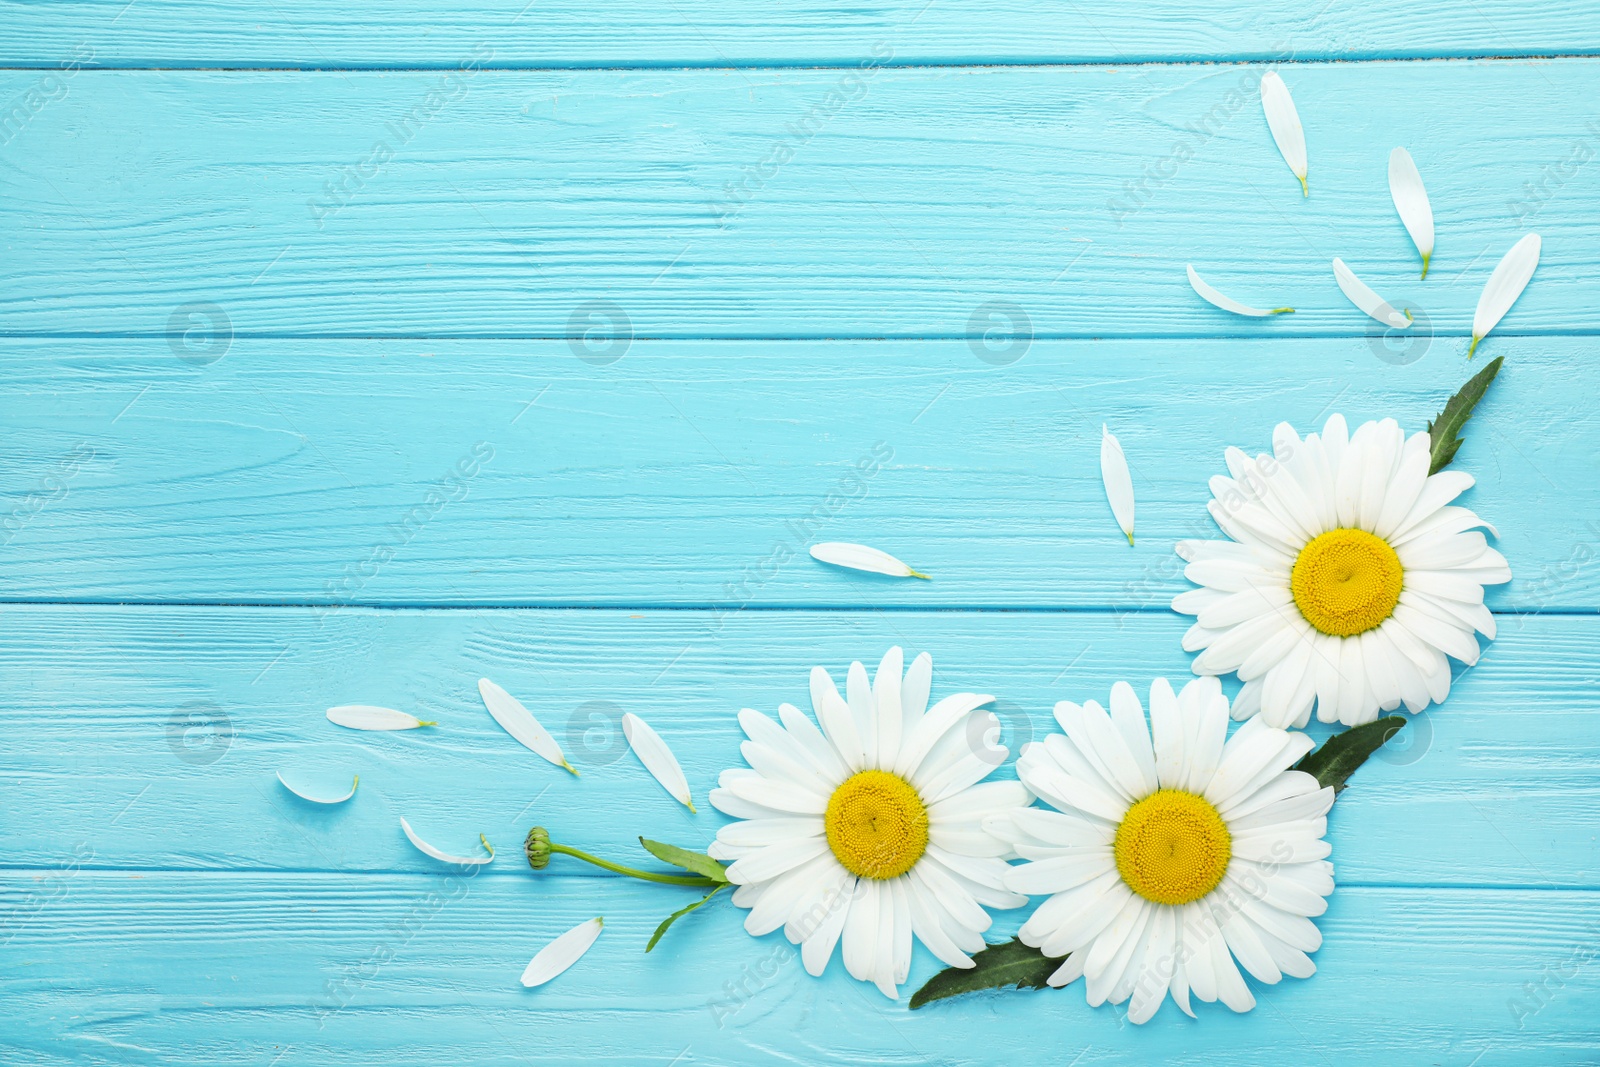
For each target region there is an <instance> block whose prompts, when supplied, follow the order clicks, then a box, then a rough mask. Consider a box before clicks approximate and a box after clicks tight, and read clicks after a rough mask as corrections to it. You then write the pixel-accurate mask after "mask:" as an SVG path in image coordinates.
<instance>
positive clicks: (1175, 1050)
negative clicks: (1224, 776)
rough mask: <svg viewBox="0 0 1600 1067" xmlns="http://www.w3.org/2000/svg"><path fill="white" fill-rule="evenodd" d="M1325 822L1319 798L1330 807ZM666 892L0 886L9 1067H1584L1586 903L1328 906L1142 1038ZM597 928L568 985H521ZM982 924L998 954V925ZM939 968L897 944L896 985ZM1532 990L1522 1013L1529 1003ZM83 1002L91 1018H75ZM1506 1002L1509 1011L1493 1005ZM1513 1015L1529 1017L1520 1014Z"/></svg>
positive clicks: (1060, 1003) (283, 883)
mask: <svg viewBox="0 0 1600 1067" xmlns="http://www.w3.org/2000/svg"><path fill="white" fill-rule="evenodd" d="M1341 803H1343V802H1342V801H1341ZM685 895H686V894H685V893H684V891H682V890H676V891H675V890H672V889H668V888H665V887H660V886H653V887H646V888H644V889H642V890H637V891H636V890H635V889H633V888H631V887H628V886H624V885H620V884H618V881H617V880H616V879H612V878H603V877H597V878H587V877H585V878H568V877H562V876H556V877H544V878H536V877H535V876H534V875H533V874H531V873H530V872H528V871H526V870H524V871H522V872H521V874H520V876H518V877H515V878H512V877H504V878H485V877H481V876H480V877H477V878H469V877H462V876H460V875H451V874H430V875H375V876H370V877H366V878H359V879H357V878H350V877H341V876H330V875H306V874H301V875H221V874H217V873H175V872H158V873H151V874H145V875H130V874H120V873H97V872H80V873H77V874H75V875H70V874H64V873H62V872H5V873H4V874H3V875H0V900H5V901H8V902H15V903H16V904H17V905H20V906H22V907H28V908H31V909H32V910H31V911H29V913H28V918H27V921H26V923H25V925H22V926H21V927H20V928H19V929H17V930H16V932H15V935H14V936H13V937H12V939H11V942H10V944H9V945H8V946H7V947H6V951H5V953H4V954H3V956H0V990H3V991H4V994H5V997H6V1005H7V1022H6V1026H5V1027H4V1029H3V1031H0V1050H3V1054H4V1056H5V1059H6V1062H7V1063H8V1064H14V1065H16V1067H59V1065H65V1064H73V1065H102V1064H103V1065H116V1067H122V1065H126V1064H145V1063H149V1064H158V1063H159V1064H163V1065H170V1067H181V1065H191V1064H192V1065H195V1067H201V1065H203V1067H235V1065H238V1067H244V1065H255V1064H262V1063H271V1062H273V1061H274V1059H276V1062H277V1063H278V1065H279V1067H321V1065H324V1064H329V1063H340V1064H373V1065H379V1064H381V1065H393V1064H418V1065H422V1064H438V1063H472V1064H486V1065H496V1067H498V1065H506V1067H509V1065H513V1064H515V1065H526V1064H529V1063H580V1062H583V1063H608V1064H610V1063H615V1064H624V1065H629V1067H633V1065H638V1067H643V1065H646V1064H656V1065H659V1064H664V1063H671V1062H674V1057H676V1058H677V1062H680V1063H712V1064H741V1065H742V1064H758V1065H767V1064H772V1065H792V1064H796V1063H806V1064H830V1065H834V1064H836V1065H847V1064H860V1063H882V1064H906V1065H911V1064H927V1063H938V1064H950V1065H956V1067H976V1065H979V1064H992V1063H995V1062H996V1061H997V1060H1004V1061H1007V1062H1024V1063H1066V1062H1071V1058H1072V1057H1073V1056H1078V1057H1080V1060H1081V1061H1082V1062H1085V1063H1095V1064H1107V1065H1111V1064H1118V1065H1132V1064H1148V1063H1157V1062H1159V1063H1164V1064H1176V1065H1181V1067H1200V1065H1207V1064H1215V1063H1217V1062H1226V1063H1229V1064H1240V1065H1257V1064H1259V1065H1277V1064H1281V1063H1283V1062H1284V1058H1285V1055H1286V1054H1288V1053H1291V1052H1292V1054H1293V1055H1294V1056H1295V1057H1296V1058H1297V1059H1300V1058H1302V1057H1303V1059H1304V1062H1310V1063H1363V1062H1365V1063H1408V1064H1411V1063H1427V1064H1448V1065H1452V1067H1457V1065H1459V1067H1464V1065H1466V1064H1469V1063H1472V1062H1474V1057H1477V1058H1478V1059H1477V1062H1478V1063H1482V1064H1495V1065H1528V1067H1549V1065H1557V1064H1559V1065H1568V1064H1570V1065H1580V1064H1592V1063H1593V1062H1594V1059H1593V1050H1594V1048H1595V1047H1596V1043H1597V1042H1600V1024H1597V1021H1596V1018H1597V1017H1596V1014H1595V1012H1594V1006H1595V1004H1596V1003H1597V1001H1600V967H1597V966H1596V964H1595V962H1594V954H1595V948H1594V945H1595V933H1596V894H1594V893H1592V892H1529V891H1498V892H1495V891H1483V890H1433V891H1426V892H1424V891H1418V890H1412V889H1395V888H1387V889H1379V888H1350V887H1341V888H1339V889H1337V890H1335V892H1334V894H1333V896H1332V898H1331V899H1330V902H1329V910H1328V912H1327V914H1326V915H1324V916H1322V917H1321V918H1320V919H1318V925H1319V926H1320V928H1321V929H1322V932H1323V935H1324V944H1323V947H1322V949H1321V950H1320V951H1318V952H1317V954H1316V957H1315V959H1316V964H1317V974H1316V975H1315V976H1313V977H1312V978H1311V979H1309V980H1304V981H1301V980H1295V979H1286V980H1285V981H1284V982H1283V983H1281V984H1279V985H1277V986H1272V987H1262V986H1259V985H1256V984H1255V983H1254V982H1252V983H1251V984H1252V986H1253V988H1254V991H1255V994H1256V997H1257V1000H1258V1002H1259V1003H1258V1006H1257V1008H1256V1009H1255V1011H1253V1012H1251V1013H1250V1014H1248V1015H1243V1016H1236V1015H1233V1014H1232V1013H1231V1012H1229V1011H1227V1009H1225V1008H1223V1007H1222V1006H1221V1005H1215V1004H1213V1005H1205V1004H1197V1005H1196V1007H1197V1009H1198V1013H1199V1015H1200V1018H1199V1019H1198V1020H1190V1019H1187V1018H1185V1017H1183V1016H1182V1015H1181V1014H1179V1012H1178V1011H1177V1009H1176V1008H1174V1007H1173V1006H1172V1005H1171V1004H1170V1003H1169V1004H1166V1005H1163V1007H1162V1008H1161V1011H1160V1013H1159V1014H1158V1015H1157V1017H1156V1018H1155V1019H1154V1020H1153V1021H1152V1022H1151V1023H1149V1024H1147V1025H1145V1026H1142V1027H1140V1026H1132V1025H1129V1024H1127V1022H1126V1019H1125V1018H1124V1017H1123V1016H1122V1015H1121V1013H1120V1012H1117V1011H1114V1010H1112V1009H1103V1010H1099V1011H1095V1010H1091V1009H1089V1008H1087V1007H1085V1005H1084V994H1083V983H1082V982H1081V981H1080V982H1079V983H1077V984H1076V985H1074V986H1071V987H1069V988H1068V989H1066V990H1063V991H1055V990H1048V991H1038V992H1028V993H1018V992H1007V993H996V994H987V995H980V996H977V997H972V998H966V999H963V1000H960V1001H951V1002H949V1003H945V1004H940V1005H937V1006H935V1007H932V1008H928V1009H924V1010H921V1011H918V1012H914V1013H913V1012H909V1011H907V1010H906V1008H905V1006H904V1002H903V1001H902V1002H901V1003H899V1004H894V1003H892V1002H890V1001H888V1000H885V999H884V998H883V997H882V996H881V995H879V994H878V993H877V992H876V991H875V990H873V989H871V988H870V987H867V986H864V985H862V984H861V983H859V982H854V981H851V980H850V979H849V978H848V977H846V976H845V975H844V973H843V967H842V966H841V964H840V962H839V960H838V959H835V960H834V961H833V963H832V965H831V966H830V968H829V970H828V972H827V973H826V974H825V975H824V976H823V977H822V978H821V979H815V978H812V977H810V976H809V975H807V974H806V973H805V972H804V971H803V970H802V968H801V966H800V961H799V960H798V959H797V958H796V957H795V954H794V951H793V949H791V948H790V947H789V946H788V943H787V942H785V941H783V940H782V937H781V935H779V934H772V935H769V936H768V937H766V938H762V939H759V940H756V939H752V938H750V937H749V936H748V935H746V934H745V932H744V931H743V929H742V928H741V926H740V920H739V915H740V913H739V912H738V911H737V910H736V909H734V908H733V907H732V906H731V905H730V904H728V903H727V902H726V901H725V900H724V901H721V902H716V903H714V904H712V905H710V906H708V907H707V908H706V909H704V910H703V911H701V912H699V913H697V914H696V915H694V916H692V917H690V918H689V919H688V920H686V921H684V922H682V923H680V924H678V925H677V926H676V927H674V929H673V930H672V932H671V933H670V934H668V935H667V937H666V939H665V940H663V941H662V943H661V945H660V946H659V947H658V948H657V949H656V950H655V951H654V952H652V953H651V954H650V955H648V956H646V955H645V954H644V952H643V951H642V950H643V948H644V943H645V940H646V939H647V938H648V936H649V934H650V931H651V929H652V928H653V927H654V925H655V924H656V923H657V922H658V921H659V920H660V918H661V916H663V915H664V914H665V913H666V912H668V911H669V910H671V909H672V908H673V907H675V906H677V904H678V903H680V902H682V901H683V899H684V897H685ZM600 912H604V915H605V919H606V925H605V930H604V932H603V933H602V934H601V936H600V939H599V941H597V942H596V944H595V946H594V948H593V949H591V950H590V952H589V953H588V955H586V956H585V957H584V958H583V959H582V960H580V961H579V962H578V963H577V964H576V965H575V966H574V967H573V968H572V970H570V971H568V972H567V973H566V974H564V975H562V976H561V977H560V978H558V979H557V980H556V981H555V982H552V983H551V984H550V985H548V986H545V987H541V988H540V989H538V990H536V991H529V990H524V989H522V988H520V987H519V986H518V985H517V975H518V974H519V973H520V971H521V970H522V968H523V966H524V965H525V964H526V963H527V961H528V959H529V957H531V956H532V955H533V954H534V952H535V951H536V950H537V949H538V948H539V947H540V946H541V945H542V944H544V943H545V942H546V941H547V940H549V939H550V938H551V937H553V936H554V935H555V934H557V933H559V932H560V931H562V930H564V929H566V928H567V927H569V926H571V925H573V924H574V923H576V922H580V921H582V920H584V919H587V918H591V917H593V916H594V915H595V914H597V913H600ZM1018 921H1019V920H1018V917H1017V916H1016V915H1015V914H1014V913H1013V914H1002V915H1001V916H1000V918H999V921H998V922H997V923H996V927H995V931H994V933H995V936H999V933H1000V932H1001V931H1007V932H1009V931H1010V930H1013V929H1015V927H1016V925H1017V922H1018ZM936 968H937V963H936V962H935V961H934V960H933V959H932V958H931V957H929V956H928V955H926V953H925V952H924V951H923V950H922V949H920V948H918V949H917V951H916V955H915V958H914V960H913V964H912V972H911V979H912V982H913V983H918V982H920V981H922V980H923V979H925V978H926V977H928V976H929V975H930V974H932V973H933V972H934V970H935V969H936ZM1529 990H1532V991H1533V992H1531V993H1530V992H1529ZM91 995H92V997H93V1000H92V1002H90V1003H87V1004H86V1003H85V1001H86V999H87V998H88V997H90V996H91ZM1517 1005H1520V1007H1521V1010H1520V1011H1518V1010H1517V1008H1516V1006H1517ZM1535 1009H1536V1010H1535Z"/></svg>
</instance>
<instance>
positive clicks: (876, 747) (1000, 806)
mask: <svg viewBox="0 0 1600 1067" xmlns="http://www.w3.org/2000/svg"><path fill="white" fill-rule="evenodd" d="M901 664H902V656H901V652H900V649H898V648H891V649H890V650H889V652H888V654H887V655H885V656H884V657H883V662H882V663H880V664H879V665H878V672H877V675H876V677H874V678H873V680H872V681H871V682H870V683H869V682H868V680H867V671H866V668H865V667H863V666H862V665H861V664H860V663H852V664H851V665H850V675H849V682H848V684H847V685H846V687H845V696H843V697H841V696H840V695H839V691H838V689H837V688H835V687H834V683H833V679H831V678H829V677H828V673H827V672H826V671H824V670H823V669H822V668H821V667H817V668H814V669H813V670H812V672H811V703H812V707H813V708H814V709H815V711H816V715H817V721H818V722H820V723H821V724H822V729H821V730H818V729H817V726H816V724H814V723H813V722H812V721H811V720H810V719H809V718H807V717H806V716H805V714H803V713H802V712H801V711H800V710H799V709H798V708H796V707H795V706H794V705H792V704H784V705H782V706H781V707H780V708H779V709H778V712H779V716H780V718H781V719H782V725H781V726H780V725H779V724H777V723H775V722H773V721H772V720H771V719H769V718H767V717H766V716H765V715H762V714H761V713H759V712H756V711H751V710H749V709H748V708H747V709H745V710H744V711H741V712H740V713H739V725H740V726H742V727H743V728H744V732H745V733H746V734H747V735H749V738H750V740H749V741H746V742H745V743H744V744H743V745H742V746H741V747H742V751H743V752H744V757H745V759H746V760H747V761H749V763H750V766H751V767H752V768H754V769H753V770H745V769H742V768H741V769H735V770H729V771H724V772H723V774H722V778H721V780H720V786H721V787H720V788H718V789H715V790H712V793H711V803H712V804H713V805H715V806H716V807H717V808H718V809H719V810H720V811H722V812H724V813H726V814H728V815H731V816H733V817H734V818H736V819H742V820H745V821H743V822H736V823H731V824H730V825H728V826H724V827H723V828H722V829H721V831H719V832H718V834H717V840H716V842H715V843H714V844H712V846H711V848H710V849H709V850H708V851H709V852H710V855H711V856H712V857H713V858H715V859H719V860H725V861H726V860H732V861H733V863H732V865H731V866H729V867H728V878H729V880H731V881H732V882H733V883H734V884H735V885H737V886H738V889H736V890H735V891H734V894H733V902H734V903H735V904H737V905H738V906H739V907H741V908H749V909H750V914H749V915H748V916H747V917H746V918H745V923H744V926H745V929H746V930H748V931H749V932H750V933H751V934H753V935H755V936H757V937H760V936H761V935H763V934H767V933H771V932H772V931H773V930H776V929H778V928H779V927H782V928H783V932H784V935H785V936H786V937H788V939H789V940H790V941H791V942H793V943H794V944H797V945H801V946H802V948H801V953H800V955H801V960H802V961H803V962H804V963H805V968H806V970H807V971H809V972H810V973H811V974H813V975H820V974H821V973H822V971H823V968H824V967H826V966H827V964H828V960H829V959H830V958H831V957H832V955H833V948H834V945H835V944H837V943H839V942H840V941H843V943H844V950H843V955H844V965H845V969H846V970H847V971H849V972H850V975H851V977H853V978H856V979H859V980H861V981H864V982H873V983H876V985H877V986H878V988H879V989H880V990H882V991H883V993H884V995H885V996H888V997H891V998H896V999H897V998H898V996H899V992H898V990H897V989H896V986H898V985H899V984H900V983H902V982H904V981H905V980H906V976H907V974H908V972H909V971H910V968H911V940H912V937H913V935H915V937H916V938H917V940H920V941H921V942H922V943H923V945H925V946H926V947H927V948H928V951H930V952H932V953H933V954H934V955H935V956H937V957H938V958H939V959H941V960H943V961H944V962H945V963H946V964H949V965H950V966H953V967H971V966H973V963H972V959H971V957H970V956H968V955H967V954H968V953H969V952H977V951H980V950H981V949H982V948H983V947H984V940H983V932H984V931H985V930H987V929H988V928H989V923H990V921H991V920H990V918H989V915H988V913H987V912H985V911H984V907H985V906H987V907H991V908H1016V907H1021V906H1022V905H1023V904H1026V903H1027V902H1028V898H1027V897H1024V896H1021V895H1019V894H1017V893H1013V892H1011V891H1009V890H1008V889H1006V888H1005V876H1006V871H1007V866H1006V863H1005V859H1006V858H1008V857H1010V856H1011V855H1012V851H1011V846H1010V845H1008V844H1007V843H1005V842H1004V841H1001V840H999V839H997V838H995V837H993V836H992V835H991V834H989V833H987V832H986V831H985V830H984V829H983V822H984V820H985V819H987V818H990V817H992V816H996V815H1003V814H1005V813H1007V812H1010V811H1013V810H1017V809H1021V808H1024V807H1026V806H1027V805H1028V804H1029V803H1031V802H1032V799H1033V798H1032V796H1031V795H1030V794H1029V793H1028V791H1027V790H1026V789H1025V788H1023V786H1022V784H1021V783H1020V782H988V783H985V784H982V785H980V784H979V782H981V781H982V779H983V778H985V777H986V776H987V775H988V773H989V772H990V771H991V770H993V769H994V768H995V766H996V765H997V764H998V763H999V762H1000V760H1003V759H1004V758H1005V754H1006V750H1005V749H1004V748H1003V747H1000V746H998V745H995V744H994V739H995V738H996V737H997V736H998V733H999V729H1000V723H999V720H998V719H997V718H996V717H995V716H994V714H993V713H992V712H988V711H978V710H976V709H977V708H979V707H980V706H981V705H983V704H987V703H989V702H990V701H991V700H993V699H994V698H993V697H990V696H979V695H977V694H974V693H957V694H955V695H954V696H949V697H946V698H945V699H943V700H941V701H939V703H937V704H935V705H934V706H933V707H932V708H929V707H928V690H929V687H930V684H931V682H932V678H933V660H932V659H931V658H930V657H929V656H928V655H927V653H923V654H922V655H920V656H918V657H917V658H916V660H915V661H914V662H913V663H912V664H911V666H910V668H909V669H907V670H906V671H905V674H904V677H902V676H901ZM997 748H998V749H999V752H1000V760H997V759H996V758H995V750H996V749H997Z"/></svg>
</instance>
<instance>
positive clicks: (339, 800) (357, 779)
mask: <svg viewBox="0 0 1600 1067" xmlns="http://www.w3.org/2000/svg"><path fill="white" fill-rule="evenodd" d="M278 783H279V784H280V785H282V786H283V787H284V788H285V789H287V790H288V791H289V792H291V793H293V794H294V795H295V796H297V797H299V798H300V799H301V800H309V801H310V802H311V803H313V804H343V803H344V802H345V801H347V800H349V799H350V798H351V797H353V796H355V795H356V789H357V788H358V787H360V785H361V776H360V775H359V774H358V775H355V776H354V777H353V778H352V779H351V780H350V791H349V792H348V793H346V794H344V795H343V796H339V797H319V796H313V795H312V794H310V793H307V792H303V791H302V790H299V789H296V788H295V787H294V786H292V785H290V784H289V782H288V780H287V779H286V778H284V776H283V772H282V771H279V772H278Z"/></svg>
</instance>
